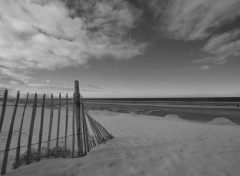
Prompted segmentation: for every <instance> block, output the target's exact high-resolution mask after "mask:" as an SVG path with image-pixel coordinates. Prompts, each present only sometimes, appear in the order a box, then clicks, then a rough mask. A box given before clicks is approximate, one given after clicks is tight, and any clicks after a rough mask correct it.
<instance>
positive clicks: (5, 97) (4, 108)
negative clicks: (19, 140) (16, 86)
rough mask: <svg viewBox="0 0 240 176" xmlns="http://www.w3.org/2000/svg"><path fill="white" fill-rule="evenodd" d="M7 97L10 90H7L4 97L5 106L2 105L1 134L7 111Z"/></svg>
mask: <svg viewBox="0 0 240 176" xmlns="http://www.w3.org/2000/svg"><path fill="white" fill-rule="evenodd" d="M7 96H8V90H7V89H5V91H4V96H3V104H2V113H1V118H0V132H1V131H2V125H3V120H4V115H5V111H6V104H7Z"/></svg>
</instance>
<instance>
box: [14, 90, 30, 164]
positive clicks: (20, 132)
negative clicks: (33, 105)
mask: <svg viewBox="0 0 240 176" xmlns="http://www.w3.org/2000/svg"><path fill="white" fill-rule="evenodd" d="M28 96H29V94H28V93H27V97H26V101H25V105H24V108H23V113H22V119H21V124H20V128H19V133H18V144H17V149H16V157H15V165H14V169H16V168H18V162H19V157H20V147H21V135H22V126H23V121H24V117H25V111H26V108H27V103H28Z"/></svg>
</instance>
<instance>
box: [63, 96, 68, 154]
mask: <svg viewBox="0 0 240 176" xmlns="http://www.w3.org/2000/svg"><path fill="white" fill-rule="evenodd" d="M66 103H67V107H66V123H65V145H64V157H65V158H66V157H67V131H68V94H67V95H66Z"/></svg>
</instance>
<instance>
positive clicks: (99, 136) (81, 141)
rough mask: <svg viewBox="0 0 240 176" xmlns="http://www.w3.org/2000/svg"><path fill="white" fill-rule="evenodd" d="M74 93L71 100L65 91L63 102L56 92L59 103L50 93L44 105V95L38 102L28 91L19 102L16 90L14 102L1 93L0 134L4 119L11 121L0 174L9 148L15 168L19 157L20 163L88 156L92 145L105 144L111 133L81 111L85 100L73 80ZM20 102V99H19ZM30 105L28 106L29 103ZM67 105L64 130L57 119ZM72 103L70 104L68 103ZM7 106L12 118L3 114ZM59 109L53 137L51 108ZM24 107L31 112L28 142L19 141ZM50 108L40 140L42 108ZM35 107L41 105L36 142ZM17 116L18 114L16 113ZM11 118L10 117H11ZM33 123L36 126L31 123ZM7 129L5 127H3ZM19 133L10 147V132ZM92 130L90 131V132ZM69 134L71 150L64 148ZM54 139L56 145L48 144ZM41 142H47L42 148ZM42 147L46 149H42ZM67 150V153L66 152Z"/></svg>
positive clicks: (59, 118) (43, 114)
mask: <svg viewBox="0 0 240 176" xmlns="http://www.w3.org/2000/svg"><path fill="white" fill-rule="evenodd" d="M74 85H75V86H74V88H75V91H74V94H73V99H71V100H72V103H71V102H70V99H69V98H68V94H66V98H65V104H63V103H62V97H61V94H59V99H58V104H54V102H55V101H54V100H55V99H54V98H53V94H51V99H50V104H47V102H46V96H45V94H44V95H43V98H42V99H41V100H42V101H41V104H40V105H39V104H38V100H39V99H38V95H37V93H35V95H34V98H33V100H32V102H31V104H30V103H29V102H30V100H31V99H30V98H29V94H28V93H27V95H26V99H25V102H24V104H21V105H19V101H20V98H19V97H20V93H19V91H18V92H17V96H16V99H15V104H10V105H8V104H7V101H8V90H5V91H4V96H3V100H2V105H1V106H2V111H1V116H0V135H1V133H2V132H3V131H2V127H3V125H4V121H5V120H6V119H9V120H11V121H10V127H9V131H8V133H7V139H6V144H5V149H3V150H0V153H4V155H3V160H2V167H1V166H0V168H1V175H4V174H5V173H6V171H7V168H8V167H7V164H8V160H9V151H15V153H16V155H15V159H14V160H15V161H14V163H13V168H14V169H17V168H18V167H19V166H20V165H21V164H22V160H23V161H24V162H23V163H26V164H30V163H32V162H33V161H39V160H41V158H42V157H46V158H50V157H53V156H54V157H65V158H66V157H72V158H74V157H82V156H85V155H87V153H88V152H89V151H90V150H91V148H93V147H95V146H96V145H99V144H102V143H105V142H106V141H107V140H110V139H112V138H113V136H112V135H111V134H110V133H109V132H108V131H107V130H106V129H105V128H104V127H103V126H102V125H101V124H100V123H99V122H97V121H96V120H95V119H93V118H92V117H91V116H90V115H89V114H88V113H87V112H85V110H84V99H83V97H82V96H81V95H80V92H79V82H78V81H75V82H74ZM21 101H22V99H21ZM29 104H30V106H29ZM63 105H64V106H65V107H66V112H65V119H64V122H65V127H64V129H60V128H61V127H60V121H61V120H62V117H61V114H62V109H61V107H62V106H63ZM71 105H72V106H71ZM8 106H11V107H12V108H13V113H12V116H11V117H8V116H6V115H5V114H6V113H5V112H6V108H7V107H8ZM20 106H21V107H22V108H23V109H22V113H21V117H19V118H20V123H19V127H18V129H14V127H15V126H14V122H15V119H16V116H17V115H16V112H17V109H18V107H20ZM56 106H57V108H58V116H57V129H56V130H57V132H56V137H55V138H52V130H53V117H54V116H53V114H54V108H56ZM27 107H30V108H32V111H31V117H30V119H29V132H28V133H27V135H28V141H27V145H26V144H25V145H24V144H22V141H21V137H22V130H23V122H24V119H25V115H26V109H27ZM46 107H48V108H50V115H49V124H48V130H47V135H48V138H47V140H46V141H43V126H44V119H45V118H46V117H45V110H46V109H45V108H46ZM69 107H72V114H69ZM37 108H41V114H40V119H39V121H40V124H39V130H38V142H36V143H33V142H32V139H33V132H34V127H35V128H36V124H35V123H34V122H35V119H36V112H37ZM18 115H19V114H18ZM69 117H71V118H72V125H71V127H72V131H71V134H69V130H68V128H69ZM10 118H11V119H10ZM34 124H35V125H34ZM4 127H5V128H6V126H4ZM60 130H64V136H63V137H60V136H59V132H60ZM15 131H17V132H18V138H17V145H16V146H15V147H12V145H11V141H12V136H13V132H15ZM90 131H91V132H90ZM75 136H76V138H77V151H75ZM68 137H69V138H70V137H71V138H72V142H71V145H72V147H71V150H70V149H67V145H68V142H67V141H68ZM60 139H62V140H64V145H63V146H59V145H60V144H59V143H60V142H59V140H60ZM52 141H56V145H55V147H51V142H52ZM42 144H47V145H46V147H42ZM36 145H37V148H36V150H35V148H33V146H36ZM21 148H26V152H25V153H22V154H21ZM43 149H44V151H45V152H43ZM69 152H70V153H69Z"/></svg>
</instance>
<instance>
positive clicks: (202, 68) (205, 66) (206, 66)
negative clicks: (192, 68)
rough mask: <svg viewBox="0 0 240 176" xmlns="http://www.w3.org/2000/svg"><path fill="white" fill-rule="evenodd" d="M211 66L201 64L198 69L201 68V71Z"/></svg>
mask: <svg viewBox="0 0 240 176" xmlns="http://www.w3.org/2000/svg"><path fill="white" fill-rule="evenodd" d="M210 68H211V67H210V66H208V65H203V66H200V67H199V69H200V70H203V71H206V70H209V69H210Z"/></svg>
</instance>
